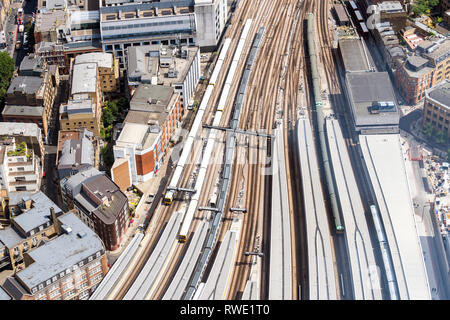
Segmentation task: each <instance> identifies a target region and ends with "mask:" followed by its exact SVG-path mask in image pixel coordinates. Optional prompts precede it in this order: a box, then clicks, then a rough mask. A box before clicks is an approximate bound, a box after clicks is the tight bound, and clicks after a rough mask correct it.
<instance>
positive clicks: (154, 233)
mask: <svg viewBox="0 0 450 320" xmlns="http://www.w3.org/2000/svg"><path fill="white" fill-rule="evenodd" d="M242 2H243V3H242V4H241V5H240V6H239V8H238V9H236V11H235V14H234V17H233V20H232V25H231V28H229V29H228V30H227V32H226V34H225V37H228V36H231V37H233V38H235V35H236V34H238V33H239V32H240V31H241V29H242V24H239V23H237V22H239V21H242V20H244V19H246V18H247V17H248V16H249V15H250V14H251V11H254V10H255V8H254V7H252V1H242ZM253 4H254V5H255V3H253ZM236 43H237V41H234V42H232V44H231V46H230V47H231V50H234V48H235V47H236ZM230 59H231V58H230V55H228V56H227V59H226V60H225V63H228V64H229V63H230ZM225 76H226V74H225V73H222V74H220V75H219V79H218V81H217V87H218V88H221V86H222V85H223V83H224V79H225ZM219 96H220V90H217V89H216V90H215V91H214V92H213V95H212V102H211V103H210V105H209V107H208V108H207V112H206V114H205V116H204V119H206V121H210V120H211V118H212V116H213V113H214V109H215V107H214V106H215V104H216V103H217V100H218V98H219ZM202 145H203V142H202V141H201V140H199V141H197V142H196V143H195V144H194V147H193V151H192V154H193V155H194V156H193V157H192V163H190V164H188V165H187V166H186V168H185V170H184V174H183V178H182V181H181V185H183V186H186V185H188V184H189V183H190V182H192V178H193V173H194V172H195V170H196V163H198V160H197V157H196V155H199V154H200V153H201V152H200V151H201V148H202ZM209 177H210V176H209ZM209 180H211V179H209ZM209 183H210V184H211V182H209ZM201 200H203V201H204V199H201ZM182 204H183V201H175V203H174V204H173V205H172V206H163V205H159V206H158V207H157V208H156V210H155V214H154V215H153V218H152V221H151V222H150V225H149V228H148V229H147V232H146V239H144V241H143V243H142V245H143V246H145V247H144V249H143V250H142V252H141V254H140V255H139V256H138V257H136V258H135V259H134V260H133V261H132V263H131V265H132V267H131V270H129V271H128V273H127V277H126V279H124V280H123V281H122V282H121V286H120V288H117V289H116V290H115V293H114V295H112V297H111V298H112V299H122V298H123V297H124V296H125V294H126V292H127V291H128V290H129V288H130V287H131V285H132V284H133V282H134V281H135V280H136V278H137V276H138V274H139V273H140V271H141V270H142V268H143V266H144V264H145V262H146V261H147V260H148V258H149V256H150V254H151V252H152V251H153V250H154V248H155V247H156V244H157V242H158V240H159V238H160V235H161V233H162V230H163V229H164V227H165V225H166V224H167V222H168V220H169V218H170V217H171V216H172V215H173V214H174V213H175V212H177V211H178V210H180V208H181V206H182ZM202 218H203V215H201V216H198V217H196V218H195V219H194V222H193V224H192V226H191V229H193V230H195V228H196V227H197V223H198V221H199V220H200V219H202ZM184 249H185V248H184V247H183V246H182V245H177V246H176V248H175V250H174V258H173V259H172V260H171V261H178V260H179V257H180V256H181V255H182V254H183V253H184ZM176 266H177V265H176V264H174V263H171V264H170V265H169V266H168V268H167V271H166V272H167V276H166V277H164V279H163V281H162V283H161V284H160V286H159V288H158V289H157V290H156V291H155V293H154V295H153V296H154V298H159V297H160V296H161V294H162V293H163V291H164V290H165V288H166V287H167V286H168V283H167V280H168V279H170V276H169V275H170V273H171V272H173V271H174V269H175V268H176ZM160 288H162V289H160Z"/></svg>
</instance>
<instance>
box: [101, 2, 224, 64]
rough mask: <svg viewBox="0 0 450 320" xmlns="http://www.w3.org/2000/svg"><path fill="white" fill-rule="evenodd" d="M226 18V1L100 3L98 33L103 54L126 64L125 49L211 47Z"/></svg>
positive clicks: (216, 39)
mask: <svg viewBox="0 0 450 320" xmlns="http://www.w3.org/2000/svg"><path fill="white" fill-rule="evenodd" d="M226 17H227V5H226V0H161V1H160V2H153V1H145V0H144V1H142V2H140V3H135V2H131V1H130V0H102V3H101V5H100V31H101V39H102V46H103V51H104V52H111V53H114V56H115V57H118V58H119V66H120V68H121V69H124V68H125V66H126V64H127V50H126V49H127V48H128V47H132V46H133V47H134V46H142V45H144V46H145V45H150V44H163V45H170V44H172V45H175V44H177V42H179V43H180V44H182V45H190V46H192V45H198V46H200V47H215V46H216V45H217V43H218V40H219V38H220V35H221V34H222V32H223V30H224V28H225V24H226Z"/></svg>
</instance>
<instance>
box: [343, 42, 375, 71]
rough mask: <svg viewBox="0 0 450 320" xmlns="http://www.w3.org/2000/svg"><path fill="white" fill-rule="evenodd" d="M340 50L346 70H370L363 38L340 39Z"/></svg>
mask: <svg viewBox="0 0 450 320" xmlns="http://www.w3.org/2000/svg"><path fill="white" fill-rule="evenodd" d="M339 50H340V51H341V57H342V60H343V62H344V67H345V71H346V72H361V71H369V64H368V62H367V58H366V55H365V54H364V48H363V46H362V43H361V40H359V39H341V40H339Z"/></svg>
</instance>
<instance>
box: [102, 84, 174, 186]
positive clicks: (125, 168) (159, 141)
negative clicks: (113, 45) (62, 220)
mask: <svg viewBox="0 0 450 320" xmlns="http://www.w3.org/2000/svg"><path fill="white" fill-rule="evenodd" d="M182 111H183V109H182V107H181V101H180V95H179V94H178V93H176V92H175V91H174V89H173V88H172V87H168V86H160V85H146V84H143V85H140V86H139V87H138V88H137V89H136V92H135V93H134V96H133V98H132V99H131V102H130V111H129V112H128V115H127V117H126V118H125V121H124V125H123V128H122V131H121V133H120V135H119V137H118V139H117V140H116V143H115V145H114V147H113V152H114V160H115V164H114V165H113V170H112V171H111V177H112V179H113V180H114V181H115V182H116V183H117V184H118V185H120V186H122V187H123V186H124V181H119V180H118V178H119V177H125V180H126V181H131V182H132V183H139V182H144V181H147V180H149V179H150V178H151V177H153V176H154V174H155V173H156V172H158V169H159V168H160V167H161V166H162V163H163V161H164V159H165V155H166V151H167V148H168V147H169V143H170V139H171V137H172V135H173V133H174V132H175V129H176V128H177V127H179V122H178V121H179V119H180V118H181V115H182ZM117 161H119V162H120V164H121V165H118V163H116V162H117ZM124 161H126V162H127V164H126V165H124V164H123V162H124Z"/></svg>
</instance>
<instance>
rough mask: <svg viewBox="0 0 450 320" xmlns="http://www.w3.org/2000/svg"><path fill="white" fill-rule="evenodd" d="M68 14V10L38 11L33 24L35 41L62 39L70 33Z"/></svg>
mask: <svg viewBox="0 0 450 320" xmlns="http://www.w3.org/2000/svg"><path fill="white" fill-rule="evenodd" d="M70 14H71V13H70V11H68V10H52V11H46V12H38V13H37V14H36V19H35V26H34V39H35V42H36V43H39V42H42V41H45V42H57V41H58V40H59V41H62V40H63V39H64V38H65V36H66V34H67V33H70Z"/></svg>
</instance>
